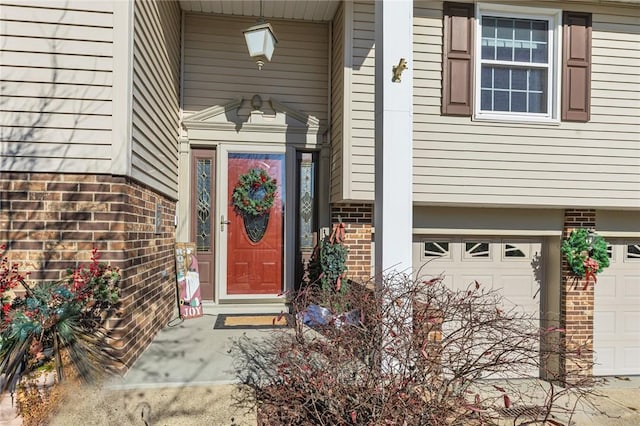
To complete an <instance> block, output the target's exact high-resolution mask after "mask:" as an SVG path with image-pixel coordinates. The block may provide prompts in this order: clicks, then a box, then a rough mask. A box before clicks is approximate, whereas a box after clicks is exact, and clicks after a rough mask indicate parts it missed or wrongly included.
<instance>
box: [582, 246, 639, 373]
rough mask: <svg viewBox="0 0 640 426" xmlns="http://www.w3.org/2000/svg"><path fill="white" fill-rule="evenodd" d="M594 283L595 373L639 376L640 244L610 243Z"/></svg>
mask: <svg viewBox="0 0 640 426" xmlns="http://www.w3.org/2000/svg"><path fill="white" fill-rule="evenodd" d="M608 240H609V242H610V243H611V244H612V246H611V250H610V252H611V264H610V266H609V268H607V269H605V270H604V271H602V273H601V274H600V275H598V282H597V283H596V284H595V309H594V318H593V322H594V326H593V328H594V342H593V346H594V350H595V352H596V355H595V360H596V363H597V364H596V365H595V366H594V369H593V371H594V374H596V375H600V376H606V375H614V374H616V375H620V374H640V241H638V240H612V239H608Z"/></svg>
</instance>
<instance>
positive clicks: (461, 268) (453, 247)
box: [413, 237, 543, 318]
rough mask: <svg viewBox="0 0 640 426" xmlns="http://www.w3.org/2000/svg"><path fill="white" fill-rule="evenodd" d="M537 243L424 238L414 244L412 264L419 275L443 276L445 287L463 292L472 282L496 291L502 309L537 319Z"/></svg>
mask: <svg viewBox="0 0 640 426" xmlns="http://www.w3.org/2000/svg"><path fill="white" fill-rule="evenodd" d="M541 248H542V243H541V240H539V239H519V238H506V237H505V238H486V237H478V238H464V237H424V238H420V240H419V241H417V242H414V250H413V256H414V258H413V264H414V266H417V265H425V266H423V268H422V271H421V274H426V275H438V274H440V273H442V274H443V275H444V277H445V278H444V280H445V283H446V284H448V285H449V286H451V287H452V288H456V289H466V288H467V287H468V286H469V284H470V283H473V282H474V281H475V280H477V281H478V282H480V283H481V284H482V285H484V286H486V287H487V288H495V289H500V292H501V293H502V294H503V295H504V297H505V307H511V306H517V307H518V309H519V310H521V311H524V312H526V313H529V314H532V315H534V316H535V317H536V318H539V314H540V284H541V282H542V276H543V271H542V262H541V253H542V250H541Z"/></svg>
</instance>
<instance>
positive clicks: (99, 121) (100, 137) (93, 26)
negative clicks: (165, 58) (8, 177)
mask: <svg viewBox="0 0 640 426" xmlns="http://www.w3.org/2000/svg"><path fill="white" fill-rule="evenodd" d="M0 7H1V11H2V13H1V14H0V38H1V40H0V56H1V58H2V62H1V65H0V80H1V81H0V85H1V86H0V87H1V93H0V127H1V130H2V135H1V139H2V144H1V145H2V146H1V147H0V162H1V166H0V169H1V170H3V171H10V170H12V171H37V172H75V173H77V172H92V173H107V172H109V170H110V165H111V151H112V132H111V129H112V110H113V108H112V101H111V99H112V84H113V75H112V70H113V24H114V19H113V4H112V3H111V2H106V1H104V2H87V1H57V0H50V1H38V0H27V1H25V0H22V1H4V0H3V1H2V2H0Z"/></svg>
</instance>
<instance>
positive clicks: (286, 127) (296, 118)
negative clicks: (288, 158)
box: [182, 95, 324, 145]
mask: <svg viewBox="0 0 640 426" xmlns="http://www.w3.org/2000/svg"><path fill="white" fill-rule="evenodd" d="M182 123H183V126H184V128H185V129H186V130H187V132H188V137H189V139H190V140H194V139H209V140H220V139H223V140H225V141H238V142H252V141H255V142H272V143H287V144H305V145H307V144H312V145H319V144H321V143H322V138H323V134H324V128H322V127H321V126H320V122H319V120H318V119H317V118H316V117H313V116H310V115H308V114H305V113H303V112H301V111H297V110H295V109H293V108H290V107H288V106H286V105H284V104H282V103H280V102H278V101H276V100H275V99H266V100H264V99H262V98H261V97H260V96H259V95H255V96H253V98H251V99H244V98H240V99H236V100H234V101H232V102H230V103H228V104H226V105H216V106H212V107H209V108H206V109H203V110H202V111H199V112H197V113H195V114H192V115H190V116H188V117H187V118H185V119H184V120H183V121H182Z"/></svg>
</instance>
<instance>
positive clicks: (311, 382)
mask: <svg viewBox="0 0 640 426" xmlns="http://www.w3.org/2000/svg"><path fill="white" fill-rule="evenodd" d="M333 299H336V300H333ZM318 300H322V301H323V302H324V303H326V307H327V308H328V309H329V310H330V311H331V312H332V314H333V316H332V319H330V320H329V322H328V323H327V324H325V325H324V326H321V327H320V326H312V327H310V326H307V325H305V324H303V320H307V322H309V321H310V319H309V316H308V315H305V313H307V309H308V307H309V306H310V305H312V304H315V303H317V301H318ZM335 307H340V308H339V309H340V311H336V309H335ZM345 311H347V312H345ZM345 313H348V314H349V315H345ZM294 314H295V315H294V316H295V317H296V327H295V330H294V331H293V332H288V333H287V332H282V333H278V334H277V335H275V336H274V337H273V338H272V339H267V340H263V341H261V342H259V343H257V342H252V341H251V340H248V339H243V340H240V341H238V342H237V343H236V346H235V350H236V351H237V356H236V360H237V361H238V365H237V367H238V369H237V371H238V374H240V375H241V379H242V380H243V382H244V383H246V384H248V385H249V390H250V391H249V392H247V393H245V394H244V395H243V398H244V399H245V401H246V399H247V398H250V399H252V400H253V402H254V403H256V404H257V405H258V408H259V412H262V413H263V415H261V416H259V418H260V424H263V425H276V424H278V425H279V424H291V425H307V424H309V425H311V424H314V425H336V424H357V425H384V424H394V425H395V424H397V425H426V424H433V425H439V424H471V425H473V424H510V423H513V424H530V423H531V424H532V423H544V422H547V423H548V422H553V421H556V422H557V421H562V422H565V421H566V422H568V421H570V419H571V416H572V414H573V412H574V410H575V407H576V404H577V403H578V401H581V400H584V399H585V398H587V399H588V397H589V395H590V394H591V393H592V392H593V391H592V390H591V389H592V388H590V387H586V385H591V384H593V379H592V378H590V377H587V376H586V375H580V374H577V375H576V377H572V380H571V381H567V380H565V379H563V378H562V377H560V376H554V380H553V381H549V382H545V381H542V380H539V379H538V377H540V376H541V375H542V376H543V377H549V374H546V372H545V371H544V369H545V368H546V364H547V360H548V359H551V358H554V357H556V358H557V356H558V355H559V352H560V348H559V345H557V344H552V343H549V342H554V341H560V340H561V339H559V337H558V335H559V334H561V333H562V330H559V329H557V328H550V329H547V330H541V329H540V327H539V320H538V319H537V318H533V317H531V316H530V315H527V314H525V313H523V312H521V311H518V310H517V309H515V308H513V309H508V308H506V307H505V303H504V300H503V298H502V297H501V296H500V293H499V292H498V291H497V290H491V289H485V288H484V287H483V286H482V285H481V284H480V283H477V282H473V283H471V284H470V286H469V288H468V289H466V290H454V289H451V288H449V287H447V286H446V285H444V284H443V282H442V278H441V277H434V278H429V279H415V280H414V279H411V278H410V277H407V276H404V275H401V274H394V275H389V276H387V277H385V279H384V283H383V285H382V286H380V289H379V290H373V289H369V288H366V287H364V286H358V285H350V286H349V291H348V292H347V293H345V294H340V293H336V292H330V293H327V290H326V289H325V290H321V289H318V288H316V287H309V288H307V289H304V290H302V291H301V292H300V293H299V294H298V295H297V297H296V298H295V300H294ZM541 343H542V346H541ZM541 347H542V348H543V349H541ZM584 350H586V349H585V348H584V347H580V346H576V351H575V352H572V353H566V354H564V356H565V357H566V358H569V359H571V358H572V357H578V358H581V359H580V362H579V363H577V364H576V365H577V367H576V368H578V369H580V371H578V373H580V372H582V371H588V370H589V369H590V368H591V365H590V364H589V363H588V362H585V361H584ZM554 419H555V420H554Z"/></svg>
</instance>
